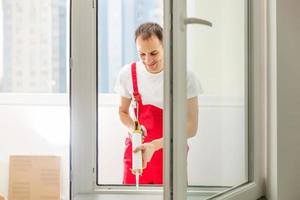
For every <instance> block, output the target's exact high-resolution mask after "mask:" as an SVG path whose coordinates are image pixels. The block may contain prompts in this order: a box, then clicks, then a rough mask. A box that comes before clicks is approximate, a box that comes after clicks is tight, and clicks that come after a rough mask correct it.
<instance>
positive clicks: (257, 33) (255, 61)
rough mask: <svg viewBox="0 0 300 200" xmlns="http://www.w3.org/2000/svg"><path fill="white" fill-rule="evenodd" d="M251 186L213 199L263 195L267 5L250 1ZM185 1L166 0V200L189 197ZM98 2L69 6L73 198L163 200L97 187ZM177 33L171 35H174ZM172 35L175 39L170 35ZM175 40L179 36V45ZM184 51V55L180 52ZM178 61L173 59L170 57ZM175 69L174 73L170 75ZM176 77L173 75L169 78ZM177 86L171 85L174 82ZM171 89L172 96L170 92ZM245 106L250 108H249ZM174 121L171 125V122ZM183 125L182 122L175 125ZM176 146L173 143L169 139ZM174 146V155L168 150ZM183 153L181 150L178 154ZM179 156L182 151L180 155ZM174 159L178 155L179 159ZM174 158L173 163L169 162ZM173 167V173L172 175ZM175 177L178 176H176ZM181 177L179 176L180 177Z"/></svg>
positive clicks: (157, 192) (153, 191)
mask: <svg viewBox="0 0 300 200" xmlns="http://www.w3.org/2000/svg"><path fill="white" fill-rule="evenodd" d="M249 2H250V3H249V6H250V29H249V31H250V41H249V43H250V44H251V45H250V48H249V49H251V51H250V52H249V55H250V56H249V66H250V70H249V74H248V77H249V88H248V92H249V95H248V96H249V102H248V105H249V109H248V111H249V115H248V116H249V135H250V137H249V183H247V184H244V185H242V186H240V187H236V188H234V189H231V190H230V191H228V192H226V193H225V194H222V195H217V196H215V197H214V199H229V200H233V199H243V200H244V199H245V200H248V199H249V200H253V199H257V198H259V197H261V196H263V195H264V185H263V183H264V174H265V170H264V169H265V163H264V159H265V133H266V107H267V106H266V95H265V94H266V2H265V1H261V0H252V1H251V0H249ZM185 3H186V2H185V1H182V0H165V3H164V4H165V6H164V9H165V10H164V16H165V21H164V27H165V38H166V39H165V45H166V46H167V47H170V43H171V44H172V48H165V57H166V60H165V61H166V66H171V64H173V69H171V68H166V69H165V74H166V75H165V91H167V92H165V105H166V107H165V110H164V113H165V115H164V116H165V117H164V126H165V129H164V132H165V133H168V132H170V130H176V131H174V133H173V135H172V136H171V135H169V134H165V148H164V151H165V152H164V153H165V158H166V159H165V161H164V162H165V177H164V180H165V184H164V194H163V196H164V199H180V200H184V199H186V196H187V187H186V182H184V181H181V180H184V178H185V177H186V166H185V164H184V163H185V162H182V161H183V160H184V159H185V154H184V153H183V152H185V151H184V149H185V142H183V141H185V140H182V138H180V137H184V136H183V134H179V133H180V132H184V131H182V130H184V127H185V124H184V123H181V122H182V121H185V120H184V119H183V118H182V116H183V115H180V113H184V109H185V108H184V106H183V105H184V104H183V102H185V98H184V96H185V92H184V88H185V87H184V86H185V72H184V70H183V71H182V69H179V67H180V66H184V65H183V64H184V63H185V58H179V54H180V52H181V51H182V49H185V44H184V43H183V41H184V40H185V31H184V30H185V27H184V25H183V23H182V22H183V20H182V19H184V16H185V7H186V6H185ZM95 4H96V1H95V0H91V1H80V0H73V1H72V5H71V52H70V57H71V78H70V79H71V89H70V90H71V197H72V199H108V200H109V199H129V198H130V199H141V198H143V199H152V200H155V199H161V198H162V189H160V188H155V187H149V188H145V189H142V191H140V192H136V191H135V189H134V188H133V187H128V186H120V187H118V188H112V187H107V188H102V189H101V188H99V187H97V186H96V171H97V169H96V151H97V149H96V142H97V138H96V135H97V128H96V127H97V92H96V91H97V81H96V76H97V71H96V65H97V63H96V60H97V58H96V56H97V55H96V44H97V41H96V16H97V13H96V5H95ZM172 30H173V31H172ZM171 34H172V37H171ZM172 38H176V42H174V41H175V40H174V39H173V42H172ZM179 49H181V51H179ZM172 57H173V58H174V59H173V60H171V58H172ZM171 70H172V71H171ZM171 73H173V75H172V76H170V74H171ZM172 83H173V84H172ZM174 88H176V90H174ZM171 91H173V93H171ZM246 105H247V104H246ZM180 116H181V117H180ZM170 121H172V123H170ZM177 122H180V123H177ZM173 136H174V138H173V139H174V143H173V144H171V143H170V140H171V137H173ZM171 145H174V146H173V148H174V149H176V150H177V151H174V154H173V153H172V154H171V151H170V149H169V148H170V146H171ZM180 150H183V151H180ZM180 152H181V153H180ZM175 155H176V156H175ZM171 156H173V159H172V160H173V163H172V164H171V163H170V162H169V161H170V160H171ZM170 167H172V169H173V170H171V171H169V169H170ZM175 174H176V176H175ZM178 174H180V177H179V176H178Z"/></svg>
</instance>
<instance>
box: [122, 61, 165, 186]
mask: <svg viewBox="0 0 300 200" xmlns="http://www.w3.org/2000/svg"><path fill="white" fill-rule="evenodd" d="M131 75H132V85H133V96H134V99H135V100H136V101H137V102H138V104H137V107H138V120H139V122H140V124H141V125H144V126H145V128H146V129H147V136H146V137H145V138H144V141H143V143H146V142H151V141H152V140H154V139H158V138H162V136H163V110H162V109H161V108H158V107H156V106H153V105H150V104H149V105H143V103H142V98H141V96H140V93H139V90H138V85H137V76H136V64H135V63H133V64H132V65H131ZM136 114H137V109H136V108H135V115H136ZM131 167H132V143H131V139H130V137H127V138H126V141H125V153H124V174H123V184H135V175H133V174H132V172H131ZM139 182H140V184H162V183H163V150H162V149H160V150H158V151H156V152H155V153H154V154H153V156H152V159H151V161H150V162H148V164H147V167H146V168H145V169H144V170H143V174H142V175H141V176H140V179H139Z"/></svg>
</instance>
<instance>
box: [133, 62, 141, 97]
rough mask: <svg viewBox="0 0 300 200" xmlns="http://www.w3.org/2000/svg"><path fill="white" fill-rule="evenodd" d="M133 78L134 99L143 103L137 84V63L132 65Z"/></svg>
mask: <svg viewBox="0 0 300 200" xmlns="http://www.w3.org/2000/svg"><path fill="white" fill-rule="evenodd" d="M131 77H132V86H133V97H134V99H135V100H136V101H137V102H141V95H140V93H139V88H138V84H137V76H136V63H132V64H131Z"/></svg>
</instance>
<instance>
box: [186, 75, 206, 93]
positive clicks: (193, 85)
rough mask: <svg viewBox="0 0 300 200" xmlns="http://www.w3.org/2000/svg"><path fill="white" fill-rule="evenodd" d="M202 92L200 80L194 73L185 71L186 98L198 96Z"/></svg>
mask: <svg viewBox="0 0 300 200" xmlns="http://www.w3.org/2000/svg"><path fill="white" fill-rule="evenodd" d="M202 93H203V89H202V86H201V83H200V81H199V80H198V79H197V77H196V76H195V74H194V73H192V72H190V71H187V98H188V99H190V98H192V97H195V96H198V95H200V94H202Z"/></svg>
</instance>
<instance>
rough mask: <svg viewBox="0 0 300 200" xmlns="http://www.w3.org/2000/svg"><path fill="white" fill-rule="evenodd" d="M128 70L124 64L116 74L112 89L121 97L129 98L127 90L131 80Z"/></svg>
mask: <svg viewBox="0 0 300 200" xmlns="http://www.w3.org/2000/svg"><path fill="white" fill-rule="evenodd" d="M129 72H130V71H128V66H124V67H123V68H122V69H121V70H120V72H119V74H118V76H117V80H116V83H115V87H114V91H115V92H116V93H118V94H119V95H120V96H122V97H127V98H129V99H130V98H131V94H130V92H129V81H130V80H131V76H130V73H129Z"/></svg>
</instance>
